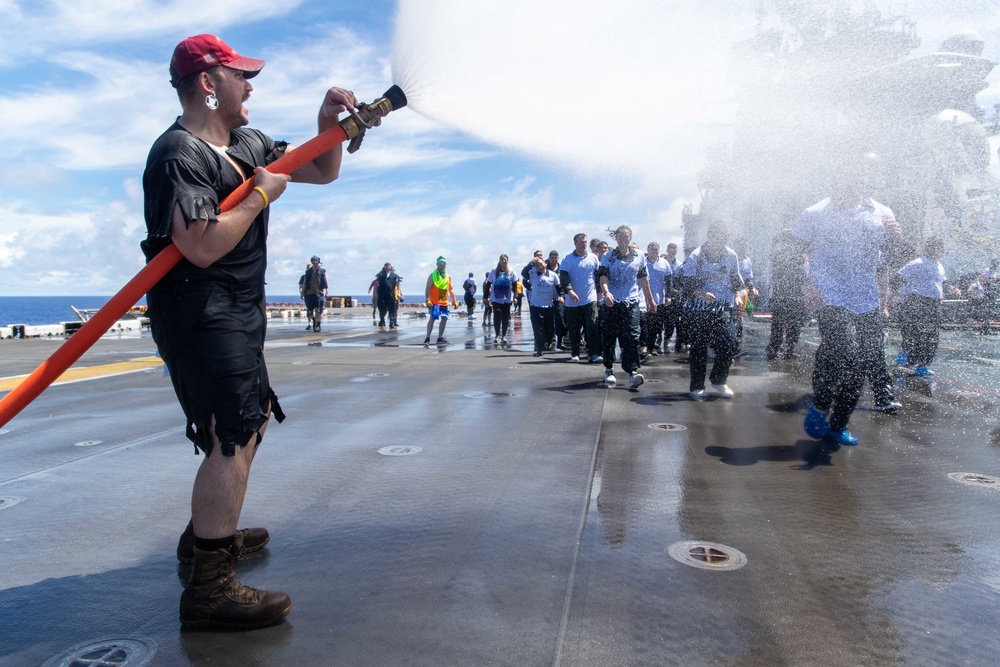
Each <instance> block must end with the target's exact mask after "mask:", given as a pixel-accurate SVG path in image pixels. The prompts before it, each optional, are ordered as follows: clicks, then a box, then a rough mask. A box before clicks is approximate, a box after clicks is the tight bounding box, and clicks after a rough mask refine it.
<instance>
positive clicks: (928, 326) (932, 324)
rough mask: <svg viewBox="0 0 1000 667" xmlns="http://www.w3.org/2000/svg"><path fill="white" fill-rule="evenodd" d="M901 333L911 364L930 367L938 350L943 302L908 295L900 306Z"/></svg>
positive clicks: (904, 348) (904, 349)
mask: <svg viewBox="0 0 1000 667" xmlns="http://www.w3.org/2000/svg"><path fill="white" fill-rule="evenodd" d="M899 314H900V327H899V328H900V333H901V334H902V336H903V351H905V352H908V353H909V355H910V358H909V363H911V364H913V365H915V366H928V365H930V363H931V361H933V360H934V355H935V354H937V348H938V331H939V329H940V328H941V301H940V299H932V298H930V297H926V296H919V295H917V294H907V295H906V297H905V298H904V299H903V303H902V305H901V306H900V313H899Z"/></svg>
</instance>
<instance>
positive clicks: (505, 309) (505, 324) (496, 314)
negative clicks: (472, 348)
mask: <svg viewBox="0 0 1000 667" xmlns="http://www.w3.org/2000/svg"><path fill="white" fill-rule="evenodd" d="M510 306H511V304H509V303H497V302H495V301H494V302H493V331H494V332H495V333H496V335H497V338H506V337H507V329H509V328H510Z"/></svg>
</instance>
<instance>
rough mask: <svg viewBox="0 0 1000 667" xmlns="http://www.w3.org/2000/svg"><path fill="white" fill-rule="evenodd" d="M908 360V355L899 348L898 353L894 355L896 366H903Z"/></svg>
mask: <svg viewBox="0 0 1000 667" xmlns="http://www.w3.org/2000/svg"><path fill="white" fill-rule="evenodd" d="M909 360H910V355H909V354H908V353H907V352H903V351H902V350H900V351H899V354H897V355H896V365H897V366H905V365H906V362H907V361H909Z"/></svg>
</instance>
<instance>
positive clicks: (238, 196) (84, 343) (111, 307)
mask: <svg viewBox="0 0 1000 667" xmlns="http://www.w3.org/2000/svg"><path fill="white" fill-rule="evenodd" d="M347 139H348V136H347V132H346V131H345V130H344V128H343V127H341V126H340V125H334V126H333V127H331V128H330V129H329V130H326V131H325V132H322V133H321V134H319V135H318V136H316V137H314V138H312V139H310V140H309V141H307V142H306V143H304V144H302V145H301V146H298V147H296V148H295V149H294V150H292V151H290V152H288V153H286V154H285V155H284V156H283V157H281V158H279V159H278V160H275V161H274V162H273V163H271V164H270V165H269V166H268V169H267V170H268V171H270V172H273V173H275V174H291V173H292V172H293V171H295V170H296V169H298V168H299V167H301V166H302V165H304V164H306V163H307V162H311V161H313V160H314V159H316V158H317V157H319V156H320V155H322V154H323V153H325V152H327V151H328V150H330V149H331V148H333V147H334V146H336V145H337V144H341V143H343V142H344V141H347ZM253 187H254V179H253V178H250V180H248V181H245V182H244V183H243V185H241V186H240V187H238V188H236V189H235V190H233V192H232V193H231V194H230V195H229V196H228V197H226V199H225V200H224V201H223V202H222V204H220V208H221V209H222V210H223V211H229V210H232V209H233V208H235V207H236V205H237V204H239V203H240V202H241V201H243V199H244V198H246V196H247V195H248V194H249V193H250V192H252V191H253ZM181 257H182V255H181V252H180V250H178V249H177V246H175V245H173V244H171V245H168V246H167V247H166V248H164V249H163V250H162V251H160V253H159V254H158V255H157V256H156V257H154V258H153V259H152V261H150V262H149V263H148V264H146V266H145V267H143V269H142V270H141V271H139V273H137V274H135V277H134V278H132V280H130V281H128V283H126V285H125V286H124V287H122V288H121V289H120V290H119V291H118V293H117V294H115V295H114V296H113V297H111V300H110V301H108V302H107V303H106V304H104V307H102V308H101V309H100V310H98V311H97V312H96V313H94V316H93V317H91V318H90V319H89V320H87V322H86V323H84V325H83V326H82V327H80V329H79V330H77V331H76V333H74V334H73V335H72V336H71V337H70V338H69V339H68V340H67V341H66V342H65V343H63V344H62V345H61V346H60V347H59V349H58V350H56V351H55V354H53V355H52V356H51V357H49V358H48V359H46V360H45V361H44V362H42V364H41V365H40V366H39V367H38V368H36V369H35V370H34V371H33V372H32V373H31V375H29V376H28V377H26V378H24V380H22V381H21V383H20V384H19V385H17V386H16V387H14V389H13V390H11V392H10V393H9V394H7V395H6V396H4V397H3V398H0V426H3V425H4V424H6V423H7V422H9V421H10V420H11V419H13V418H14V417H15V416H16V415H17V414H18V413H19V412H20V411H21V410H23V409H24V408H25V407H26V406H27V405H28V404H29V403H31V402H32V401H33V400H35V399H36V398H37V397H38V395H39V394H41V393H42V392H43V391H45V389H46V388H48V386H49V385H50V384H52V383H53V382H54V381H55V380H56V378H58V377H59V376H60V375H62V374H63V373H64V372H65V371H66V370H67V369H68V368H69V367H70V366H71V365H73V362H74V361H76V360H77V359H79V358H80V357H81V356H82V355H83V353H84V352H86V351H87V350H88V349H89V348H90V346H92V345H93V344H94V343H96V342H97V340H98V339H99V338H100V337H101V336H103V335H104V334H105V332H107V331H108V329H110V328H111V326H112V325H114V323H115V322H117V321H118V320H119V319H121V316H122V315H124V314H125V313H126V312H127V311H128V309H129V308H131V307H132V306H133V305H135V303H136V302H137V301H139V299H141V298H142V296H143V295H144V294H145V293H146V292H148V291H149V290H150V288H152V287H153V285H155V284H156V283H157V282H159V281H160V279H161V278H163V276H165V275H167V272H168V271H170V269H171V268H173V267H174V266H175V265H176V264H177V262H179V261H180V260H181Z"/></svg>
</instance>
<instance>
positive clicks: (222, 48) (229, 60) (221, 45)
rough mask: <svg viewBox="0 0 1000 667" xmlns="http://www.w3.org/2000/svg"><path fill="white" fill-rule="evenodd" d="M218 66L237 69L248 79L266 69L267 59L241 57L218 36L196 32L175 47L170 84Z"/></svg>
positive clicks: (171, 61)
mask: <svg viewBox="0 0 1000 667" xmlns="http://www.w3.org/2000/svg"><path fill="white" fill-rule="evenodd" d="M218 65H224V66H226V67H231V68H233V69H238V70H240V71H242V72H244V76H245V77H246V78H248V79H249V78H252V77H254V76H257V72H259V71H260V70H261V69H263V68H264V61H263V60H258V59H256V58H245V57H243V56H241V55H240V54H238V53H236V51H235V50H234V49H233V47H231V46H229V45H228V44H226V43H225V42H223V41H222V40H221V39H219V38H218V37H216V36H215V35H195V36H194V37H188V38H187V39H185V40H184V41H182V42H181V43H180V44H178V45H177V48H175V49H174V55H173V57H172V58H171V59H170V85H172V86H174V87H176V86H177V82H178V81H180V80H181V79H183V78H184V77H186V76H188V75H190V74H197V73H198V72H204V71H205V70H207V69H211V68H212V67H216V66H218Z"/></svg>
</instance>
